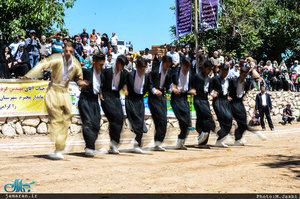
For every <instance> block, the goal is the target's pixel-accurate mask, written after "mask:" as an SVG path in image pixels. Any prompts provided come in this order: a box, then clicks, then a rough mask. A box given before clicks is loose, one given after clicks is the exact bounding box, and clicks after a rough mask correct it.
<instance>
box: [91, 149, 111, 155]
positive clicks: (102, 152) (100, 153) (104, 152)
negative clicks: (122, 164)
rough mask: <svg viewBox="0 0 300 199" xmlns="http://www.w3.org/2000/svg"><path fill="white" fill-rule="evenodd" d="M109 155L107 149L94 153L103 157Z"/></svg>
mask: <svg viewBox="0 0 300 199" xmlns="http://www.w3.org/2000/svg"><path fill="white" fill-rule="evenodd" d="M107 153H108V151H107V150H106V149H104V148H102V149H100V150H95V151H94V154H95V155H103V154H107Z"/></svg>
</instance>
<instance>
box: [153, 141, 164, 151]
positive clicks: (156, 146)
mask: <svg viewBox="0 0 300 199" xmlns="http://www.w3.org/2000/svg"><path fill="white" fill-rule="evenodd" d="M161 145H162V143H161V142H159V141H155V143H154V147H153V151H166V149H165V148H164V147H162V146H161Z"/></svg>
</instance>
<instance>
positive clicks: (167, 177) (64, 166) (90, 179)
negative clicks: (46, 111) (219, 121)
mask: <svg viewBox="0 0 300 199" xmlns="http://www.w3.org/2000/svg"><path fill="white" fill-rule="evenodd" d="M152 134H153V132H150V133H149V134H147V135H145V138H146V139H145V143H144V145H145V146H146V147H147V146H151V145H152V143H151V137H152V138H153V136H152ZM177 134H178V130H175V129H169V132H168V135H167V140H166V142H165V145H166V146H173V145H174V144H175V141H176V135H177ZM265 134H266V135H267V137H268V140H267V141H261V140H259V139H258V138H257V137H256V136H254V135H253V134H251V133H246V136H245V137H246V139H247V145H246V146H245V147H230V148H229V149H222V148H214V147H211V149H199V148H197V147H196V145H195V144H196V143H197V140H196V136H195V135H196V134H195V133H194V132H192V133H190V136H189V139H188V140H187V144H190V145H191V146H190V148H189V149H188V150H187V151H179V150H173V149H171V147H169V150H167V151H166V152H152V151H148V153H146V154H142V155H139V154H133V153H130V150H128V149H130V148H131V147H132V144H131V143H130V142H131V141H130V140H131V139H129V138H133V134H132V133H129V132H126V133H124V134H123V144H122V146H121V148H122V150H121V151H122V153H121V154H120V155H109V154H106V155H99V156H97V157H95V158H86V157H84V155H83V153H82V151H83V149H84V145H83V142H82V138H81V136H72V137H69V138H68V141H69V144H70V145H71V146H70V147H69V148H68V151H69V153H68V154H66V155H65V160H63V161H51V160H48V159H46V158H45V157H46V154H48V153H49V152H51V150H53V145H52V143H49V139H48V136H35V137H26V136H22V137H18V138H15V139H9V138H1V139H0V157H1V159H0V171H1V174H0V193H4V192H5V191H4V188H3V187H4V185H5V184H7V183H12V182H13V181H14V180H15V179H23V180H24V183H29V182H35V184H34V185H32V188H31V192H33V193H54V192H56V193H89V192H91V193H145V192H146V193H167V192H168V193H169V192H175V193H239V192H240V193H249V192H250V193H268V192H269V193H270V192H272V193H289V192H290V193H291V192H293V193H299V190H300V139H299V137H300V124H294V125H287V126H284V127H283V126H280V125H279V126H276V131H275V132H270V131H267V132H265ZM147 138H148V139H147ZM215 140H216V136H215V135H214V134H212V136H211V138H210V141H209V144H211V145H213V144H214V143H215ZM97 143H98V144H97V147H98V148H101V147H106V148H107V146H108V144H107V135H101V136H100V138H99V140H98V142H97ZM193 145H195V146H193ZM146 150H147V148H146Z"/></svg>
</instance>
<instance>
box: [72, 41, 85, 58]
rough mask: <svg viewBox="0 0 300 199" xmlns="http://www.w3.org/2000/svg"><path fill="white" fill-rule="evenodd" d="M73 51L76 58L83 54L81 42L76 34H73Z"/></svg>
mask: <svg viewBox="0 0 300 199" xmlns="http://www.w3.org/2000/svg"><path fill="white" fill-rule="evenodd" d="M73 46H74V53H75V56H76V58H77V59H79V57H81V56H82V55H83V44H82V43H81V41H80V39H79V37H78V35H75V36H74V44H73Z"/></svg>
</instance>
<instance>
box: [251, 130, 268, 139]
mask: <svg viewBox="0 0 300 199" xmlns="http://www.w3.org/2000/svg"><path fill="white" fill-rule="evenodd" d="M253 133H254V134H256V135H257V136H258V137H259V138H260V139H261V140H264V141H265V140H267V137H266V136H265V135H264V134H262V133H261V132H260V131H255V132H253Z"/></svg>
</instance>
